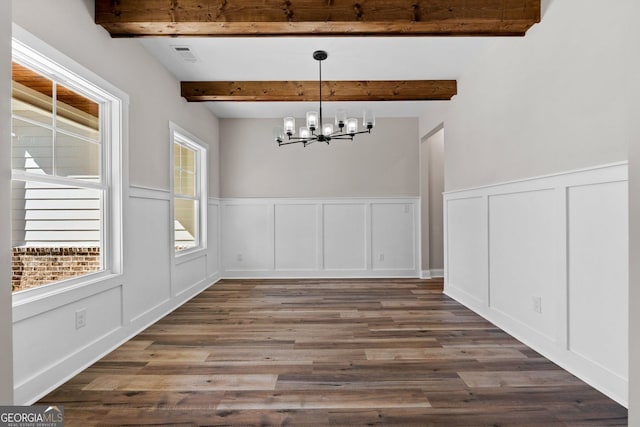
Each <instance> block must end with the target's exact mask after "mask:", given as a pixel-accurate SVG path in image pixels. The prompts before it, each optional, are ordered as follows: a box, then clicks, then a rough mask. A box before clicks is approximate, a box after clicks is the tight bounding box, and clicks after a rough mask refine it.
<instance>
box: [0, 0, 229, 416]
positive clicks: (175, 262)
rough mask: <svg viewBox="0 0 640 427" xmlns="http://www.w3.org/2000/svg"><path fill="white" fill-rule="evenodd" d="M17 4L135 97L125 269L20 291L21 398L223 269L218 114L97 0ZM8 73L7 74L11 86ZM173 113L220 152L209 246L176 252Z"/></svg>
mask: <svg viewBox="0 0 640 427" xmlns="http://www.w3.org/2000/svg"><path fill="white" fill-rule="evenodd" d="M12 4H13V18H14V21H15V22H16V23H17V24H18V25H19V26H21V27H22V28H24V29H26V30H27V31H29V32H31V33H32V34H34V35H35V36H36V37H38V38H40V39H41V40H43V41H44V42H46V43H47V44H49V45H50V46H51V47H52V48H53V49H54V50H56V51H57V53H56V54H57V55H65V56H66V57H68V58H70V60H71V61H74V62H76V63H77V64H79V66H80V67H84V69H88V70H89V72H91V73H94V74H96V75H97V76H98V77H100V78H102V79H104V80H106V81H108V82H109V83H111V84H112V85H114V86H115V87H117V88H118V89H119V90H121V91H123V92H124V93H126V94H127V95H128V97H129V101H130V103H129V105H128V106H127V107H128V111H129V114H128V119H129V120H128V128H127V129H126V131H125V133H126V134H127V135H128V151H127V152H126V153H125V156H124V165H125V170H124V173H123V179H124V186H125V189H124V194H125V195H124V200H123V222H124V230H123V237H124V248H123V274H121V275H115V276H110V277H107V278H105V279H103V280H97V281H95V282H94V283H91V284H89V285H87V286H77V287H69V288H66V289H65V290H64V291H63V292H58V293H55V294H54V293H49V294H47V293H46V292H45V293H44V294H42V295H40V294H38V295H37V296H35V297H31V296H29V295H32V294H27V293H23V294H21V295H16V296H15V297H14V301H13V328H14V332H15V333H14V339H13V343H14V354H13V360H14V379H15V400H16V403H19V404H25V403H31V402H33V401H34V400H35V399H37V398H38V397H40V396H42V395H43V394H44V393H46V392H47V391H48V390H50V389H51V388H53V387H55V386H57V385H59V384H60V383H61V382H62V381H64V380H66V379H67V378H69V377H70V376H72V375H73V374H75V373H76V372H78V371H79V370H81V369H84V368H85V367H86V366H88V365H89V364H91V363H92V362H93V361H95V360H97V359H98V358H100V357H101V356H102V355H104V354H105V353H107V352H109V351H111V350H112V349H113V348H115V346H117V345H119V344H120V343H122V342H123V341H125V340H126V339H128V338H129V337H130V336H132V335H134V334H135V333H137V332H138V331H140V330H141V329H143V328H144V327H146V326H147V325H149V324H150V323H152V322H154V321H156V320H157V319H158V318H160V317H162V316H164V315H165V314H166V313H167V312H169V311H171V310H173V309H175V308H176V307H178V306H179V305H181V304H182V303H184V302H185V301H186V300H188V299H189V298H191V297H193V296H194V295H196V294H197V293H198V292H200V291H202V290H203V289H206V288H207V287H208V286H209V285H210V284H211V283H213V282H214V281H216V280H217V279H218V278H219V274H218V270H219V268H218V241H219V238H218V227H219V225H218V218H219V212H218V200H217V199H216V198H215V197H216V196H217V195H218V188H219V184H218V182H219V174H218V171H219V161H218V156H217V153H218V120H217V118H216V117H214V116H213V115H212V114H211V113H210V111H209V110H208V109H206V107H204V106H203V105H197V104H187V103H186V102H185V101H184V100H183V99H182V98H180V93H179V82H178V81H176V80H175V78H173V77H172V76H171V75H170V74H169V73H168V71H166V70H165V69H164V68H163V67H162V66H161V65H160V64H159V63H157V62H156V61H155V60H154V59H153V58H151V57H150V56H149V54H148V53H147V52H146V51H145V50H144V49H143V48H142V47H141V46H140V44H139V43H138V42H137V41H135V40H121V39H115V40H114V39H111V38H110V37H109V36H108V34H107V33H106V32H105V31H104V30H103V29H102V28H101V27H98V26H96V25H95V24H94V22H93V11H92V8H93V2H92V1H83V0H61V1H57V2H50V1H46V0H20V1H14V2H12ZM3 16H4V15H3ZM52 22H55V23H56V25H51V23H52ZM2 28H4V26H3V27H2ZM3 42H5V40H4V39H3ZM8 78H9V76H4V75H3V77H2V85H3V87H5V85H6V84H8V81H7V79H8ZM5 99H6V98H5ZM5 120H6V116H5ZM170 120H171V121H173V122H174V123H176V124H178V125H179V126H180V127H182V128H184V129H185V130H187V131H189V132H190V133H192V134H194V135H196V136H197V137H199V138H200V139H201V140H203V141H204V142H205V143H207V144H208V146H209V156H210V162H209V163H210V171H209V177H210V179H209V196H210V197H211V198H210V200H209V205H208V208H209V209H208V224H207V230H208V244H209V246H208V248H207V249H206V250H203V251H200V252H197V253H193V254H189V255H185V256H183V257H180V258H176V259H174V257H173V248H172V247H171V246H170V242H171V239H170V234H171V233H172V232H173V229H172V226H173V224H172V223H171V222H170V214H171V211H170V197H171V195H170V193H169V182H170V168H169V156H170V153H171V149H172V146H171V144H170V141H169V121H170ZM6 145H8V144H3V149H4V147H5V146H6ZM1 157H2V159H8V158H9V156H1ZM127 166H128V168H127ZM3 167H4V166H3ZM127 171H129V172H130V174H129V173H127ZM129 175H130V180H129V179H128V176H129ZM0 184H1V187H0V188H5V187H6V186H8V175H7V174H3V175H2V176H1V177H0ZM1 215H6V212H5V211H3V212H2V213H1ZM1 223H4V224H6V223H7V222H5V221H2V222H1ZM3 239H4V235H3ZM3 241H4V240H3ZM3 247H5V248H8V247H10V246H8V245H3ZM3 253H4V252H3ZM3 271H5V270H4V269H3ZM3 292H4V291H3ZM79 309H86V318H87V326H85V327H84V328H80V329H76V328H75V312H76V310H79ZM2 312H3V313H4V312H5V311H2ZM3 315H4V314H3ZM3 326H4V323H3ZM3 337H4V336H3ZM3 354H4V348H3ZM5 366H7V365H6V364H4V363H3V364H2V369H4V368H5Z"/></svg>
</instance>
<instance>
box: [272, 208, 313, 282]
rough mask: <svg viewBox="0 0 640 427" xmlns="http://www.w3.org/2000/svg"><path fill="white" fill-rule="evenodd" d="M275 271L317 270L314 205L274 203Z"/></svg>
mask: <svg viewBox="0 0 640 427" xmlns="http://www.w3.org/2000/svg"><path fill="white" fill-rule="evenodd" d="M275 263H276V264H275V268H276V270H300V271H305V270H317V269H318V207H317V206H316V205H314V204H278V205H276V206H275Z"/></svg>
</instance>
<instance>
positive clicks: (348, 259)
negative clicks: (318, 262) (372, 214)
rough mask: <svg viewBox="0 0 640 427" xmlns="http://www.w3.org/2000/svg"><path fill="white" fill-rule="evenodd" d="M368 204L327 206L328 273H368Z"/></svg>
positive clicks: (325, 233)
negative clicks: (340, 271)
mask: <svg viewBox="0 0 640 427" xmlns="http://www.w3.org/2000/svg"><path fill="white" fill-rule="evenodd" d="M365 207H366V205H365V204H328V205H325V206H324V223H323V228H324V269H325V270H363V271H364V270H366V268H367V264H366V263H367V251H366V248H367V235H366V233H365V230H366V229H367V225H366V224H365V221H366V216H365V214H366V212H365Z"/></svg>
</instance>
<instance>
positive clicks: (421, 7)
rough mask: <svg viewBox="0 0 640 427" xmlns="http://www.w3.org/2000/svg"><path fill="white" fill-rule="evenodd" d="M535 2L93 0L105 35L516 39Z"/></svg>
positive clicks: (531, 18) (536, 11) (532, 16)
mask: <svg viewBox="0 0 640 427" xmlns="http://www.w3.org/2000/svg"><path fill="white" fill-rule="evenodd" d="M540 2H541V0H474V1H469V0H359V1H358V0H332V1H326V0H285V1H283V0H95V21H96V23H97V24H99V25H102V26H103V27H104V28H105V29H106V30H107V31H108V32H109V33H110V34H111V36H112V37H145V36H172V37H178V36H224V37H233V36H244V37H247V36H522V35H524V34H525V32H526V31H527V30H528V29H529V28H530V27H531V26H532V25H534V24H535V23H537V22H540Z"/></svg>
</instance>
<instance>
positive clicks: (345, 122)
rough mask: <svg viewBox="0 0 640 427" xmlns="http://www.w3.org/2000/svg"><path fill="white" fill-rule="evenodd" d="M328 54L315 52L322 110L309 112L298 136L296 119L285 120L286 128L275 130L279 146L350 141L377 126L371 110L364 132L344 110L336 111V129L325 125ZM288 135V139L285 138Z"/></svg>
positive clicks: (331, 125) (286, 118) (367, 111)
mask: <svg viewBox="0 0 640 427" xmlns="http://www.w3.org/2000/svg"><path fill="white" fill-rule="evenodd" d="M327 56H328V54H327V52H325V51H324V50H316V51H315V52H313V59H315V60H316V61H318V68H319V76H320V78H319V86H320V108H319V109H318V111H309V112H307V123H306V127H301V128H300V129H299V131H298V136H295V134H296V119H295V118H293V117H285V118H284V127H283V128H277V129H276V130H275V132H274V133H275V135H274V139H275V140H276V142H277V143H278V145H279V146H282V145H289V144H298V143H302V145H303V146H304V147H306V146H307V145H309V144H312V143H314V142H317V141H319V142H326V143H327V144H329V142H330V141H332V140H334V139H350V140H353V137H354V136H356V135H359V134H362V133H371V129H373V126H374V125H375V117H374V115H373V112H372V111H371V110H365V112H364V115H363V119H362V126H363V127H364V130H358V119H356V118H347V113H346V112H345V110H343V109H339V110H337V111H336V118H335V127H334V124H333V123H325V122H324V121H323V118H322V61H324V60H325V59H327ZM285 135H286V137H285Z"/></svg>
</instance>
